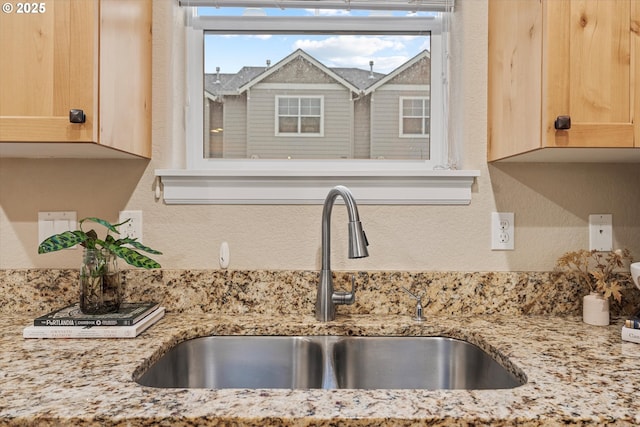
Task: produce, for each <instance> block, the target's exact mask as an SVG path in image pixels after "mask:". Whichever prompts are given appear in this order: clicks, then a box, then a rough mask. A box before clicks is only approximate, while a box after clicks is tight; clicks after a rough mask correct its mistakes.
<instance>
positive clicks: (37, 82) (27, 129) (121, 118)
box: [0, 0, 151, 158]
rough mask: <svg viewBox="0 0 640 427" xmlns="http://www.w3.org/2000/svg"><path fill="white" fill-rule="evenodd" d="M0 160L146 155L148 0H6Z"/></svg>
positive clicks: (1, 24)
mask: <svg viewBox="0 0 640 427" xmlns="http://www.w3.org/2000/svg"><path fill="white" fill-rule="evenodd" d="M7 5H10V6H12V8H10V9H9V10H4V13H0V52H2V54H1V55H0V156H2V157H95V158H150V157H151V0H48V1H41V2H37V3H27V2H25V3H17V2H8V3H6V4H5V6H4V7H5V8H9V6H7Z"/></svg>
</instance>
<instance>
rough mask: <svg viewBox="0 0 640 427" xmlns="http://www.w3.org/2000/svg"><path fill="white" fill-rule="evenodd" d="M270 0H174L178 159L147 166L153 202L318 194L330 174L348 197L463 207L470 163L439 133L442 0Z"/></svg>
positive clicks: (443, 108)
mask: <svg viewBox="0 0 640 427" xmlns="http://www.w3.org/2000/svg"><path fill="white" fill-rule="evenodd" d="M276 3H277V7H275V8H272V9H264V7H269V6H268V2H264V1H261V0H242V1H236V0H225V1H224V2H219V1H216V0H180V5H181V6H185V7H184V9H183V10H184V11H185V16H186V19H185V22H186V27H185V29H184V31H185V39H186V50H187V52H186V55H185V57H186V75H187V84H186V87H187V92H188V94H187V96H186V101H185V104H186V109H185V116H184V117H185V130H186V168H185V169H183V170H158V171H156V175H158V176H160V177H161V178H162V182H163V188H164V192H165V202H167V203H322V201H323V200H324V197H325V196H326V190H327V188H329V187H330V186H333V185H336V184H343V185H347V186H350V187H351V189H352V191H353V192H354V194H355V196H356V197H357V198H358V200H359V202H361V203H421V204H422V203H436V204H466V203H469V202H470V198H471V183H472V182H473V181H474V177H475V176H478V171H460V170H455V169H457V163H458V159H457V158H456V157H455V154H456V153H457V152H458V151H457V150H450V144H449V142H448V138H447V135H448V132H447V129H448V104H447V101H446V100H447V99H448V92H449V87H448V82H449V78H448V72H447V64H448V57H449V52H448V50H447V49H448V48H447V46H448V44H447V33H446V29H448V28H449V24H448V22H449V21H448V16H449V13H450V11H451V10H452V9H453V0H430V1H429V2H426V3H425V2H415V1H413V0H406V1H404V0H397V1H395V0H394V1H377V0H376V1H373V0H351V1H349V2H344V1H342V0H337V1H334V0H305V1H304V2H300V1H294V0H280V1H278V2H276ZM234 5H235V6H241V7H234ZM257 8H259V9H257ZM234 60H235V63H234V62H232V61H234ZM402 99H404V100H407V101H408V100H414V99H417V100H420V105H418V106H414V105H413V104H414V103H413V101H411V102H410V104H411V105H410V106H408V108H409V109H410V110H411V111H409V112H408V113H406V115H405V113H404V108H403V109H402V112H401V113H399V112H398V109H399V107H398V106H399V105H400V103H401V102H402V103H404V101H401V100H402ZM414 110H416V111H414ZM399 129H402V131H401V132H399V131H398V130H399Z"/></svg>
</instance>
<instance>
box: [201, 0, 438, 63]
mask: <svg viewBox="0 0 640 427" xmlns="http://www.w3.org/2000/svg"><path fill="white" fill-rule="evenodd" d="M199 13H200V14H201V15H232V16H238V15H241V14H242V13H243V10H242V9H234V8H227V9H215V8H200V11H199ZM249 13H253V14H260V13H267V14H268V15H270V16H271V15H273V16H314V15H343V14H351V15H352V16H358V15H368V14H369V12H366V11H365V12H361V11H352V12H346V11H332V10H324V11H322V10H320V11H316V10H309V9H297V10H296V9H292V10H280V9H269V10H268V11H262V10H255V9H252V10H250V11H249ZM428 44H429V38H428V37H427V36H376V35H336V34H334V35H326V36H325V35H292V34H287V35H275V34H272V35H267V34H255V35H207V36H206V37H205V64H204V65H205V73H215V72H216V67H220V72H221V73H236V72H238V71H239V70H240V68H242V67H243V66H256V67H260V66H265V65H266V61H267V60H270V61H271V65H275V64H276V63H277V62H278V61H280V60H282V59H284V58H285V57H286V56H287V55H289V54H290V53H291V52H293V51H295V50H296V49H303V50H304V51H305V52H307V53H308V54H310V55H311V56H313V57H314V58H316V59H317V60H318V61H320V62H322V63H323V64H324V65H326V66H328V67H356V68H361V69H364V70H369V69H370V66H369V61H374V67H373V69H374V71H376V72H379V73H385V74H386V73H389V72H390V71H392V70H394V69H395V68H397V67H398V66H400V65H402V64H404V63H405V62H407V61H408V60H409V59H411V58H412V57H414V56H415V55H417V54H418V53H420V52H421V51H423V50H425V49H427V50H428V49H429V45H428Z"/></svg>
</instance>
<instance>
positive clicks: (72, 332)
mask: <svg viewBox="0 0 640 427" xmlns="http://www.w3.org/2000/svg"><path fill="white" fill-rule="evenodd" d="M163 316H164V307H158V308H156V309H155V310H153V311H152V312H151V313H150V314H149V315H148V316H145V317H144V318H143V319H142V320H140V321H139V322H138V323H135V324H133V325H131V326H33V325H29V326H27V327H26V328H24V330H23V331H22V336H23V337H24V338H135V337H137V336H138V335H140V334H141V333H142V332H144V331H145V330H147V329H148V328H149V327H151V326H152V325H153V324H155V323H156V322H157V321H159V320H160V319H162V317H163Z"/></svg>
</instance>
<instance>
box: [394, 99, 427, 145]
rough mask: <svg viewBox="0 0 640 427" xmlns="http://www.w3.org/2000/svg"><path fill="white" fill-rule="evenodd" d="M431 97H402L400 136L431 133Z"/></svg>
mask: <svg viewBox="0 0 640 427" xmlns="http://www.w3.org/2000/svg"><path fill="white" fill-rule="evenodd" d="M429 109H430V104H429V98H405V97H401V98H400V111H401V114H402V117H401V118H400V136H401V137H416V136H427V135H428V134H429V127H430V123H429Z"/></svg>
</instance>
